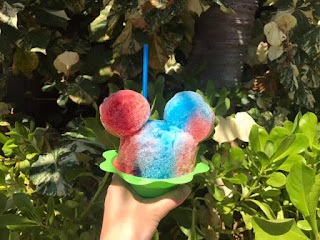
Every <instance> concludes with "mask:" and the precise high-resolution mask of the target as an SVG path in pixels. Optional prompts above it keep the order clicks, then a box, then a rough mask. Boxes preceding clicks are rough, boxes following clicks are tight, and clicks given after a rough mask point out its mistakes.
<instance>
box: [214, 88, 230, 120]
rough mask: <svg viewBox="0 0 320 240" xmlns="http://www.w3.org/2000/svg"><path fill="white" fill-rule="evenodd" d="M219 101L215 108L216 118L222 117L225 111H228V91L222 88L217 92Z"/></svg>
mask: <svg viewBox="0 0 320 240" xmlns="http://www.w3.org/2000/svg"><path fill="white" fill-rule="evenodd" d="M219 95H220V97H219V100H218V102H217V105H216V106H215V111H214V112H215V115H216V116H224V115H225V114H226V113H227V111H228V110H229V108H230V104H231V102H230V99H229V98H227V96H228V91H227V89H225V88H223V89H221V90H220V92H219Z"/></svg>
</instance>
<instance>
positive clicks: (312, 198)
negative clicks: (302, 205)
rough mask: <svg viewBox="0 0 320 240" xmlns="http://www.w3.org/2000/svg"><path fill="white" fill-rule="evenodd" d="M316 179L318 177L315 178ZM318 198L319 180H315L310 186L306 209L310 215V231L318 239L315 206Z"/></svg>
mask: <svg viewBox="0 0 320 240" xmlns="http://www.w3.org/2000/svg"><path fill="white" fill-rule="evenodd" d="M317 177H318V176H317ZM319 197H320V179H319V178H317V180H316V181H315V183H314V184H313V185H312V188H311V191H310V193H309V196H308V208H309V213H310V218H309V219H307V220H309V221H308V222H309V224H310V225H311V227H312V231H313V233H314V235H315V236H317V237H319V233H318V226H317V206H318V202H319Z"/></svg>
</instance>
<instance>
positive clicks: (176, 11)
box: [144, 0, 185, 32]
mask: <svg viewBox="0 0 320 240" xmlns="http://www.w3.org/2000/svg"><path fill="white" fill-rule="evenodd" d="M184 4H185V0H175V1H174V3H173V4H172V5H171V6H169V7H167V8H165V9H157V8H153V9H151V10H150V11H147V12H146V13H145V14H144V20H145V21H146V23H147V24H148V30H149V31H150V32H155V31H156V29H158V28H159V27H160V26H162V25H164V24H166V23H168V22H169V21H170V20H171V19H172V18H173V17H175V16H178V15H180V13H181V12H182V10H183V9H184Z"/></svg>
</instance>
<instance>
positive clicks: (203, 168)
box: [100, 150, 210, 188]
mask: <svg viewBox="0 0 320 240" xmlns="http://www.w3.org/2000/svg"><path fill="white" fill-rule="evenodd" d="M102 156H103V157H104V158H105V159H106V161H104V162H102V163H101V164H100V168H101V169H102V170H104V171H107V172H112V173H117V174H118V175H119V176H120V177H122V179H124V180H125V181H126V182H128V183H129V184H132V185H138V186H144V187H149V188H170V187H173V186H176V185H178V184H185V183H188V182H191V181H192V179H193V177H194V175H196V174H199V173H204V172H207V171H208V170H209V169H210V167H209V166H208V165H206V164H205V163H202V162H199V163H197V164H196V167H195V168H194V170H193V171H192V172H191V173H188V174H186V175H183V176H181V177H176V178H166V179H154V178H142V177H137V176H133V175H130V174H126V173H123V172H121V171H119V170H118V169H116V168H115V167H114V166H113V164H112V162H113V160H114V159H116V157H117V156H118V153H117V151H116V150H109V151H106V152H104V153H103V155H102Z"/></svg>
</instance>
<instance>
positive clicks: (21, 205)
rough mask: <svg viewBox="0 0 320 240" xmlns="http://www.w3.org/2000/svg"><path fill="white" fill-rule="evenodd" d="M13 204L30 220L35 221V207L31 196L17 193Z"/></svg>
mask: <svg viewBox="0 0 320 240" xmlns="http://www.w3.org/2000/svg"><path fill="white" fill-rule="evenodd" d="M13 202H14V204H15V205H16V206H17V208H18V209H19V210H20V211H21V212H22V213H23V215H25V216H26V217H28V218H29V219H35V215H34V210H33V206H32V203H31V200H30V197H29V195H27V194H25V193H16V194H14V195H13Z"/></svg>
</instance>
